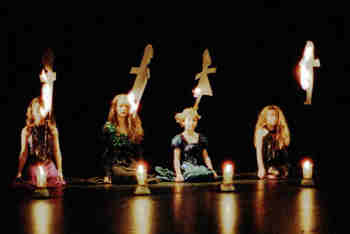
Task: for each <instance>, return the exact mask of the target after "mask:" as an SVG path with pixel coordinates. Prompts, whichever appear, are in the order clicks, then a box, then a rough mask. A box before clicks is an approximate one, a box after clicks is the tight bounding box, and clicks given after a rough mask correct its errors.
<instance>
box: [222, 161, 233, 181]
mask: <svg viewBox="0 0 350 234" xmlns="http://www.w3.org/2000/svg"><path fill="white" fill-rule="evenodd" d="M233 174H234V168H233V165H232V164H231V163H226V164H225V166H224V172H223V182H224V183H232V179H233Z"/></svg>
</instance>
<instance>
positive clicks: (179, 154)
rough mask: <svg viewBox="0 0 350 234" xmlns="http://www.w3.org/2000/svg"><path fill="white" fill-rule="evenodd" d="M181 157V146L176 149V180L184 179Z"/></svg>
mask: <svg viewBox="0 0 350 234" xmlns="http://www.w3.org/2000/svg"><path fill="white" fill-rule="evenodd" d="M180 157H181V150H180V149H179V148H175V149H174V169H175V173H176V179H175V180H176V181H183V180H184V179H183V176H182V173H181V168H180Z"/></svg>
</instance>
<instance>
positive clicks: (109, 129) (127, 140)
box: [102, 94, 144, 183]
mask: <svg viewBox="0 0 350 234" xmlns="http://www.w3.org/2000/svg"><path fill="white" fill-rule="evenodd" d="M103 135H104V139H105V142H106V149H105V152H104V153H103V155H102V160H103V165H104V170H105V176H104V182H105V183H112V175H113V176H115V177H117V178H116V179H121V181H123V180H133V179H134V177H135V169H136V162H137V160H138V159H140V158H141V156H142V149H141V147H140V143H141V142H142V140H143V135H144V133H143V128H142V123H141V119H140V117H139V116H138V114H137V113H131V111H130V103H129V100H128V95H126V94H119V95H117V96H115V97H114V99H113V100H112V103H111V107H110V111H109V114H108V119H107V122H106V123H105V125H104V127H103Z"/></svg>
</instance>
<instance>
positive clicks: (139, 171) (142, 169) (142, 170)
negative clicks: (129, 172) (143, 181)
mask: <svg viewBox="0 0 350 234" xmlns="http://www.w3.org/2000/svg"><path fill="white" fill-rule="evenodd" d="M137 173H138V174H144V173H145V168H144V166H143V165H138V166H137Z"/></svg>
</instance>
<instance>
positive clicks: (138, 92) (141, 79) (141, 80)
mask: <svg viewBox="0 0 350 234" xmlns="http://www.w3.org/2000/svg"><path fill="white" fill-rule="evenodd" d="M152 58H153V47H152V45H150V44H148V45H147V46H146V48H145V51H144V54H143V57H142V60H141V64H140V66H139V67H132V68H131V70H130V74H136V75H137V76H136V79H135V82H134V85H133V87H132V89H131V91H130V93H129V100H131V101H132V102H131V106H132V111H134V112H133V113H134V114H136V110H137V107H138V105H139V104H140V101H141V97H142V95H143V92H144V90H145V87H146V84H147V81H148V79H149V78H150V70H149V68H148V67H147V66H148V64H149V63H150V61H151V59H152Z"/></svg>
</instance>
